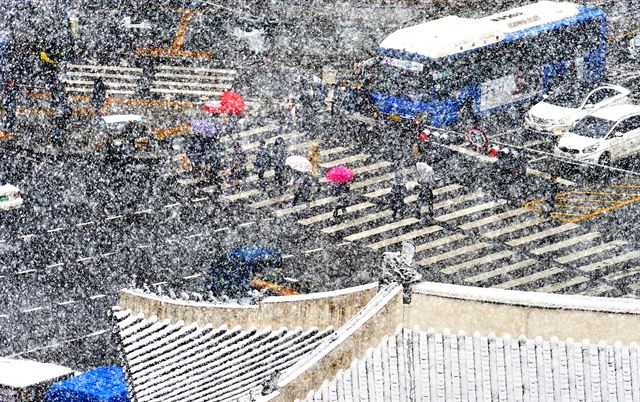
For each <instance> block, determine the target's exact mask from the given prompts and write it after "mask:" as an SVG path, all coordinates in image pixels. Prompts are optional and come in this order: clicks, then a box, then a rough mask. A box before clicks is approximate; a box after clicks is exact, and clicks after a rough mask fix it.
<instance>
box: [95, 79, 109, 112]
mask: <svg viewBox="0 0 640 402" xmlns="http://www.w3.org/2000/svg"><path fill="white" fill-rule="evenodd" d="M106 98H107V86H106V85H105V83H104V81H103V80H102V77H97V78H96V79H95V81H93V92H92V94H91V105H92V106H93V108H94V109H95V110H96V113H97V114H100V111H101V110H102V107H103V106H104V101H105V100H106Z"/></svg>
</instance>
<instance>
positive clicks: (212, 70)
mask: <svg viewBox="0 0 640 402" xmlns="http://www.w3.org/2000/svg"><path fill="white" fill-rule="evenodd" d="M158 69H159V70H169V71H204V72H210V73H215V74H230V75H234V74H237V73H238V72H237V71H236V70H233V69H224V68H207V67H185V66H171V65H166V64H164V65H160V66H158ZM140 70H142V69H140Z"/></svg>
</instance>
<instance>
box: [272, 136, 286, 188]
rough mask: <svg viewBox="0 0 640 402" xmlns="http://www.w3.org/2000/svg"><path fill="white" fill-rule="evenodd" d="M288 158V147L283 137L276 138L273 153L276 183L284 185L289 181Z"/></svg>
mask: <svg viewBox="0 0 640 402" xmlns="http://www.w3.org/2000/svg"><path fill="white" fill-rule="evenodd" d="M286 159H287V147H286V145H285V143H284V140H283V139H282V137H278V138H276V142H275V144H273V153H272V154H271V165H272V167H273V172H274V176H275V180H276V183H277V184H278V186H280V187H282V186H284V185H285V183H286V181H287V167H286V166H285V161H286Z"/></svg>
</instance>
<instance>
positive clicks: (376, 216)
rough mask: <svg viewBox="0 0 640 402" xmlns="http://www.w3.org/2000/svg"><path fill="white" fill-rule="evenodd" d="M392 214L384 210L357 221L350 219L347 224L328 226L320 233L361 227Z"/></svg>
mask: <svg viewBox="0 0 640 402" xmlns="http://www.w3.org/2000/svg"><path fill="white" fill-rule="evenodd" d="M392 214H393V212H391V211H389V210H384V211H380V212H376V213H375V214H371V215H365V216H363V217H361V218H358V219H352V220H350V221H347V222H343V223H340V224H338V225H333V226H328V227H326V228H323V229H322V233H335V232H338V231H340V230H344V229H349V228H351V227H354V226H358V225H362V224H365V223H368V222H372V221H375V220H378V219H381V218H385V217H387V216H390V215H392Z"/></svg>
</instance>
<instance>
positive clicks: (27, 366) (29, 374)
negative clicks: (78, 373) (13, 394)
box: [0, 359, 73, 389]
mask: <svg viewBox="0 0 640 402" xmlns="http://www.w3.org/2000/svg"><path fill="white" fill-rule="evenodd" d="M72 374H73V370H71V369H70V368H68V367H64V366H60V365H57V364H52V363H40V362H35V361H32V360H17V359H0V385H2V386H5V387H9V388H16V389H20V388H25V387H29V386H31V385H35V384H40V383H43V382H47V381H57V380H59V379H61V378H62V377H67V376H70V375H72Z"/></svg>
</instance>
